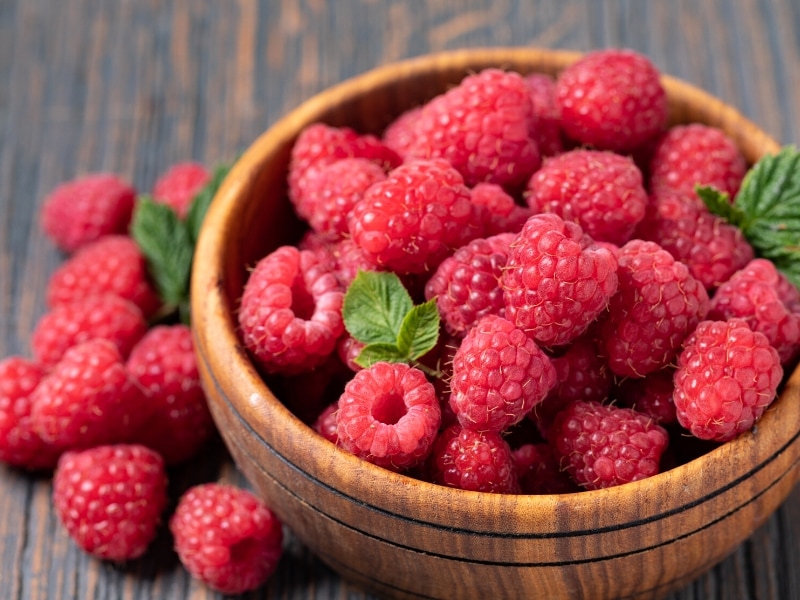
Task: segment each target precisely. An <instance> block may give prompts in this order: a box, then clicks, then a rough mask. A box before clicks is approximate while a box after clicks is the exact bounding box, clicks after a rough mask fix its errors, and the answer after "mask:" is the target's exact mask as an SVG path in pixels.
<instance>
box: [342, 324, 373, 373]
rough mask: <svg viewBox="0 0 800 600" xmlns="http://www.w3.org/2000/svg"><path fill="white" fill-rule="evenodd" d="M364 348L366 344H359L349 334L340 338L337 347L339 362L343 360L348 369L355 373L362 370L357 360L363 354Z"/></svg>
mask: <svg viewBox="0 0 800 600" xmlns="http://www.w3.org/2000/svg"><path fill="white" fill-rule="evenodd" d="M364 346H366V344H364V343H363V342H359V341H358V340H357V339H356V338H354V337H353V336H351V335H350V334H349V333H347V332H345V334H344V335H343V336H342V337H340V338H339V343H338V344H337V346H336V354H337V355H338V356H339V360H341V361H342V363H343V364H344V365H345V366H346V367H347V368H348V369H350V370H351V371H353V373H355V372H356V371H360V370H361V369H362V367H361V366H360V365H359V364H357V363H356V359H357V358H358V355H359V354H361V351H362V350H363V349H364Z"/></svg>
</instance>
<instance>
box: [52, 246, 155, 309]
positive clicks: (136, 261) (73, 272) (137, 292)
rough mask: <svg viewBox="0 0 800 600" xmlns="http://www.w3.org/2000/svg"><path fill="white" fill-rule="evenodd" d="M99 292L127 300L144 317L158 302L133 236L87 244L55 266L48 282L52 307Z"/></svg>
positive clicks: (142, 256) (143, 259)
mask: <svg viewBox="0 0 800 600" xmlns="http://www.w3.org/2000/svg"><path fill="white" fill-rule="evenodd" d="M100 294H115V295H117V296H120V297H122V298H125V299H127V300H130V301H131V302H133V303H134V304H135V305H136V306H138V307H139V308H140V309H141V311H142V314H144V316H145V317H149V316H151V315H152V314H153V313H154V312H155V311H156V310H157V309H158V308H159V306H160V305H161V300H160V299H159V297H158V294H156V292H155V290H154V289H153V286H152V285H151V283H150V280H149V279H148V276H147V265H146V262H145V258H144V255H143V254H142V252H141V250H139V246H137V245H136V242H135V241H133V239H132V238H130V237H128V236H126V235H109V236H105V237H103V238H102V239H99V240H97V241H96V242H92V243H89V244H86V245H85V246H84V247H82V248H81V249H80V250H79V251H78V252H76V253H75V254H74V255H72V256H71V257H70V258H69V259H68V260H67V261H65V262H64V263H63V264H62V265H61V266H60V267H59V268H58V269H56V271H55V272H54V273H53V275H52V276H51V277H50V280H49V281H48V284H47V304H48V306H50V307H51V308H52V307H54V306H58V305H60V304H68V303H71V302H75V301H78V300H83V299H84V298H88V297H89V296H97V295H100Z"/></svg>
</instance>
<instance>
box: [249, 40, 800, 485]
mask: <svg viewBox="0 0 800 600" xmlns="http://www.w3.org/2000/svg"><path fill="white" fill-rule="evenodd" d="M667 112H668V111H667V97H666V93H665V90H664V88H663V87H662V85H661V81H660V76H659V72H658V70H657V69H656V68H655V67H654V66H653V64H652V63H651V62H650V61H649V60H648V59H647V58H646V57H644V56H642V55H640V54H638V53H635V52H633V51H629V50H620V49H609V50H601V51H595V52H592V53H589V54H587V55H585V56H584V58H582V59H581V60H579V61H578V62H576V63H574V64H573V65H571V66H569V67H568V68H566V69H565V70H564V71H563V72H561V73H560V74H559V75H558V77H556V78H552V77H549V76H547V75H544V74H540V73H535V74H528V75H522V74H519V73H517V72H512V71H506V70H501V69H496V68H489V69H486V70H483V71H481V72H478V73H475V74H472V75H469V76H467V77H465V78H464V79H463V80H462V81H461V82H460V84H458V85H457V86H455V87H453V88H451V89H449V90H448V91H446V92H445V93H442V94H441V95H439V96H436V97H435V98H433V99H431V100H430V101H428V102H427V103H425V104H424V105H422V106H418V107H415V108H412V109H410V110H408V111H407V112H405V113H403V114H402V115H400V116H399V117H398V118H397V119H396V120H395V121H393V122H392V123H391V124H390V125H389V126H388V127H387V128H386V129H385V130H384V131H383V132H382V135H381V136H380V137H379V136H375V135H369V134H362V133H358V132H356V131H354V130H352V129H350V128H347V127H332V126H329V125H326V124H323V123H315V124H313V125H311V126H309V127H307V128H306V129H304V130H303V131H302V132H301V134H300V135H299V137H298V139H297V140H296V143H295V145H294V147H293V151H292V157H291V163H290V166H289V172H288V190H289V199H290V201H291V202H292V204H293V206H294V208H295V210H296V213H297V215H298V216H299V217H300V218H301V219H303V220H304V221H305V222H306V223H307V224H308V226H309V230H308V231H307V233H305V235H304V237H303V238H302V239H301V240H300V241H299V242H298V244H297V245H296V246H282V247H280V248H278V249H276V250H275V251H274V252H272V253H270V254H269V255H268V256H266V257H264V258H263V259H261V260H260V261H259V262H258V263H257V264H256V265H254V266H253V269H252V272H251V274H250V277H249V279H248V281H247V283H246V287H245V290H244V294H243V297H242V300H241V305H240V307H239V311H238V319H239V325H240V329H241V335H242V338H243V341H244V343H245V345H246V347H247V348H248V350H249V351H250V353H251V355H252V356H253V357H254V359H255V361H256V362H257V364H258V366H259V368H260V369H261V371H262V372H263V373H264V375H265V378H267V380H268V382H269V384H270V385H271V386H274V387H275V388H276V390H278V392H277V393H278V395H279V397H281V398H282V399H283V401H284V402H285V403H286V404H287V405H288V406H289V407H290V408H291V409H292V410H293V411H294V412H295V414H296V415H298V417H300V418H301V419H303V420H304V421H305V422H306V423H308V424H309V425H310V426H312V427H313V428H314V429H315V430H316V431H317V432H319V433H320V435H322V436H324V437H325V438H327V439H328V440H330V441H331V442H333V443H335V444H337V445H339V446H340V447H342V448H344V449H346V450H347V451H350V452H352V453H354V454H356V455H357V456H359V457H361V458H363V459H365V460H367V461H370V462H372V463H374V464H376V465H380V466H382V467H384V468H386V469H390V470H393V471H396V472H402V473H406V474H408V475H411V476H413V477H417V478H419V479H422V480H425V481H429V482H433V483H437V484H441V485H446V486H452V487H457V488H462V489H467V490H476V491H484V492H496V493H513V494H517V493H523V494H540V493H565V492H576V491H581V490H592V489H599V488H607V487H610V486H616V485H621V484H625V483H627V482H632V481H637V480H640V479H643V478H646V477H650V476H653V475H655V474H657V473H659V472H661V471H664V470H666V469H669V468H671V467H673V466H675V465H677V464H681V462H682V461H684V462H685V461H686V460H689V459H690V458H691V457H693V456H697V453H698V452H703V451H706V450H708V449H709V448H712V447H714V445H715V444H719V443H722V442H725V441H727V440H730V439H732V438H734V437H735V436H737V435H739V434H741V433H742V432H745V431H748V430H749V429H751V428H752V426H753V424H754V423H755V422H756V421H757V420H758V419H759V417H760V416H761V415H762V413H763V412H764V410H765V409H766V408H767V406H769V404H770V403H771V402H772V401H773V400H774V399H775V397H776V394H777V390H778V387H779V385H780V383H781V380H782V377H783V373H784V368H788V367H789V366H791V365H794V363H795V361H796V358H797V354H798V348H799V347H800V346H799V344H798V338H799V337H800V327H799V326H800V320H798V319H800V316H799V315H800V292H798V290H797V289H796V288H795V287H794V286H793V285H792V284H791V283H790V282H789V281H788V280H787V279H786V278H785V277H784V276H783V275H782V274H781V273H780V272H778V271H777V270H776V269H775V267H774V266H773V265H772V263H770V262H768V261H766V260H763V259H759V258H756V257H755V254H754V251H753V248H752V247H751V246H750V244H749V243H748V241H747V240H746V239H745V238H744V237H743V235H742V233H741V231H740V230H738V229H737V228H736V227H734V226H732V225H730V224H728V223H727V222H726V221H724V220H723V219H722V218H720V217H717V216H715V215H713V214H712V213H710V212H709V211H708V209H707V208H706V206H705V204H704V203H703V202H702V200H701V199H700V198H699V197H698V196H697V195H696V192H695V188H696V186H697V185H698V184H702V185H707V186H712V187H714V188H716V189H717V190H719V191H721V192H724V193H726V194H728V195H729V197H730V198H731V199H733V198H735V196H736V193H737V191H738V189H739V187H740V184H741V183H742V180H743V177H744V175H745V173H746V171H747V169H748V164H747V163H746V161H745V159H744V158H743V156H742V154H741V153H740V151H739V149H738V148H737V146H736V145H735V143H734V142H733V141H732V140H731V139H730V138H729V137H728V136H727V135H726V134H725V133H724V132H723V131H721V130H719V129H715V128H712V127H709V126H706V125H703V124H699V123H692V124H680V125H669V124H668V120H667V119H668V114H667ZM359 271H366V272H369V271H385V272H392V273H395V274H396V275H397V276H398V277H399V278H400V280H401V281H402V282H403V284H404V285H405V286H406V288H407V289H408V291H409V293H410V294H411V296H412V297H413V298H414V299H415V301H418V302H424V301H430V300H432V299H435V301H436V303H437V305H438V309H439V313H440V317H441V333H440V336H439V342H438V345H437V347H436V348H435V349H434V350H433V351H431V352H430V353H429V355H428V356H425V357H423V358H422V359H421V361H420V363H422V364H420V365H415V364H406V363H392V362H376V363H374V364H371V365H369V366H368V367H366V368H362V367H360V366H358V364H356V363H355V362H354V358H355V357H357V356H358V354H359V352H360V350H361V348H362V347H363V344H362V343H361V342H360V341H359V340H357V339H354V338H353V337H352V336H350V335H349V333H348V331H347V330H346V328H345V326H344V322H343V317H342V304H343V298H344V296H345V294H346V291H347V289H348V286H349V284H350V283H351V282H352V281H353V279H354V278H355V277H356V274H357V273H359ZM431 373H434V375H433V376H431ZM689 434H691V435H689ZM691 439H694V440H696V443H695V444H690V443H689V442H688V440H691ZM684 447H685V448H684ZM692 453H694V454H692Z"/></svg>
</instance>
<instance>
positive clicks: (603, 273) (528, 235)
mask: <svg viewBox="0 0 800 600" xmlns="http://www.w3.org/2000/svg"><path fill="white" fill-rule="evenodd" d="M501 283H502V286H503V290H504V294H505V302H506V318H508V319H509V320H510V321H512V322H514V324H516V326H517V327H519V328H520V329H524V330H525V331H526V332H527V333H528V335H530V336H531V337H533V338H534V339H535V340H536V341H537V342H539V343H541V344H542V345H544V346H561V345H565V344H568V343H569V342H571V341H572V340H574V339H575V338H577V337H578V336H579V335H581V334H582V333H583V332H584V331H586V330H587V329H588V327H589V325H590V324H591V323H592V322H593V321H594V320H595V319H596V318H597V316H598V315H599V314H600V313H601V312H603V311H604V310H605V309H606V307H607V306H608V301H609V299H610V298H611V296H613V295H614V293H615V292H616V291H617V260H616V258H614V255H613V254H612V253H611V252H610V251H609V250H608V249H607V248H601V247H599V246H596V245H593V244H592V241H591V239H590V238H589V237H588V236H585V235H584V234H583V231H582V230H581V228H580V225H578V224H577V223H572V222H565V221H564V220H563V219H562V218H561V217H559V216H558V215H554V214H541V215H534V216H532V217H531V218H530V219H528V221H527V223H525V226H524V227H523V228H522V231H521V232H520V234H519V235H518V236H517V239H515V240H514V241H513V242H511V246H510V251H509V255H508V261H507V263H506V269H505V271H504V272H503V279H502V282H501Z"/></svg>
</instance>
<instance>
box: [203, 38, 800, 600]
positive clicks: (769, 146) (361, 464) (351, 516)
mask: <svg viewBox="0 0 800 600" xmlns="http://www.w3.org/2000/svg"><path fill="white" fill-rule="evenodd" d="M578 56H579V55H578V54H576V53H572V52H554V51H546V50H537V49H531V48H503V49H478V50H465V51H459V52H452V53H445V54H437V55H433V56H426V57H422V58H417V59H414V60H409V61H406V62H401V63H398V64H392V65H389V66H386V67H382V68H379V69H377V70H374V71H371V72H369V73H367V74H365V75H362V76H359V77H356V78H355V79H352V80H350V81H347V82H345V83H342V84H340V85H337V86H335V87H333V88H330V89H328V90H326V91H324V92H322V93H320V94H318V95H317V96H315V97H313V98H312V99H310V100H308V101H307V102H305V103H304V104H303V105H301V106H300V107H299V108H297V109H296V110H293V111H292V112H291V113H289V114H288V115H286V116H285V117H284V118H283V119H281V120H280V121H279V122H277V123H276V124H275V125H274V126H273V127H272V128H270V129H269V131H267V132H266V133H264V134H263V135H262V136H261V137H259V138H258V139H257V140H256V141H255V142H254V143H253V145H252V146H251V147H250V148H249V149H248V150H247V151H246V152H245V153H244V155H243V156H242V157H241V158H240V160H239V161H238V163H237V164H236V166H235V167H234V169H233V171H232V172H231V174H230V176H229V177H228V178H227V180H226V182H225V183H224V185H223V187H222V189H221V190H220V191H219V193H218V194H217V196H216V198H215V199H214V202H213V205H212V207H211V210H210V212H209V213H208V217H207V219H206V222H205V224H204V226H203V231H202V235H201V238H200V241H199V244H198V247H197V254H196V260H195V264H194V272H193V276H192V277H193V279H192V316H193V329H194V335H195V341H196V344H197V349H198V354H199V358H200V366H201V374H202V380H203V384H204V386H205V389H206V391H207V393H208V399H209V402H210V406H211V409H212V412H213V415H214V418H215V420H216V422H217V425H218V426H219V430H220V432H221V434H222V436H223V438H224V440H225V442H226V443H227V445H228V447H229V448H230V451H231V453H232V455H233V457H234V459H235V460H236V462H237V463H238V466H239V467H240V468H241V470H242V471H243V472H244V474H245V475H246V477H247V478H248V480H249V481H250V482H251V483H252V484H253V486H254V488H255V489H256V490H257V491H258V492H259V493H260V494H261V496H262V497H263V498H264V499H265V500H266V501H267V502H268V503H269V504H270V505H271V506H272V507H273V508H274V509H275V511H276V512H277V513H278V515H279V516H280V517H281V518H282V519H283V520H284V522H285V523H286V524H287V525H288V526H289V527H290V528H291V530H292V531H293V532H294V533H295V534H296V535H297V537H298V538H299V539H300V540H302V542H303V543H304V544H306V545H307V546H308V547H309V548H311V549H312V550H313V551H314V552H315V553H316V554H317V555H318V556H319V557H320V558H321V559H322V560H323V561H325V562H326V563H327V564H328V565H330V566H331V567H332V568H334V569H335V570H336V571H338V572H339V573H340V574H341V575H342V576H343V577H344V578H346V579H348V580H351V581H354V582H357V583H359V584H361V585H363V586H364V587H366V588H368V589H370V590H372V591H373V592H375V593H377V594H379V595H381V596H384V597H395V598H523V597H524V598H578V597H580V598H654V597H659V596H663V595H665V594H666V593H668V592H669V591H671V590H674V589H676V588H680V587H682V586H684V585H685V584H686V583H688V582H689V581H690V580H692V579H693V578H695V577H697V576H698V575H700V574H701V573H703V572H704V571H706V570H707V569H709V568H710V567H711V566H713V565H714V564H715V563H717V562H719V561H720V560H721V559H723V558H724V557H725V556H726V555H727V554H729V553H730V552H731V551H732V550H734V549H735V547H736V546H737V545H738V544H740V543H741V542H742V541H743V540H744V539H745V538H747V537H748V536H749V535H750V534H751V533H752V532H753V531H754V530H755V529H756V528H757V527H758V526H759V525H760V524H761V523H763V522H764V520H765V519H766V518H767V517H768V516H769V515H770V514H771V513H772V512H773V511H774V510H775V509H776V508H778V506H779V505H780V504H781V503H782V502H783V500H784V499H785V498H786V496H787V495H788V494H789V492H790V491H791V489H792V487H793V486H794V484H795V483H796V481H797V479H798V469H797V464H798V458H799V457H800V439H799V437H800V397H799V393H798V386H799V385H800V375H799V374H798V372H795V373H794V375H793V376H792V377H791V378H790V379H788V382H787V383H786V385H785V387H784V389H783V391H782V394H781V397H780V398H779V399H778V400H777V401H776V403H775V404H774V406H773V407H772V408H770V410H768V411H767V413H766V414H765V415H764V417H763V418H762V420H761V421H760V422H759V423H758V425H757V428H756V429H755V430H754V431H753V432H751V433H746V434H744V435H741V436H740V437H738V438H736V439H735V440H733V441H731V442H729V443H727V444H724V445H722V446H720V447H718V448H716V449H714V450H713V451H710V452H708V453H707V454H704V455H703V456H701V457H700V458H697V459H695V460H693V461H691V462H688V463H686V464H684V465H682V466H679V467H676V468H674V469H672V470H670V471H667V472H665V473H662V474H660V475H657V476H655V477H652V478H650V479H647V480H644V481H640V482H637V483H631V484H627V485H623V486H620V487H616V488H612V489H605V490H599V491H587V492H582V493H577V494H569V495H545V496H516V495H509V496H506V495H495V494H484V493H477V492H468V491H463V490H457V489H450V488H445V487H440V486H436V485H433V484H429V483H425V482H422V481H418V480H415V479H412V478H410V477H406V476H404V475H398V474H394V473H391V472H389V471H386V470H384V469H381V468H379V467H376V466H374V465H372V464H370V463H367V462H365V461H363V460H360V459H358V458H356V457H354V456H352V455H350V454H348V453H347V452H345V451H342V450H340V449H339V448H337V447H335V446H334V445H333V444H331V443H329V442H328V441H326V440H324V439H323V438H322V437H320V436H318V435H317V434H315V433H314V432H313V431H312V430H311V429H310V428H309V427H308V426H306V425H305V424H303V423H302V422H301V421H300V420H299V419H298V418H297V417H295V416H294V415H293V414H292V413H291V412H290V411H289V410H288V409H287V408H286V407H285V406H284V404H282V403H281V401H280V400H279V399H278V398H276V397H275V395H274V394H273V393H272V392H271V391H270V389H269V388H268V387H267V385H266V384H265V383H264V381H263V380H262V378H261V377H260V376H259V373H258V371H257V370H256V368H255V367H254V365H253V363H252V362H251V360H250V358H249V356H248V353H247V352H246V351H245V349H244V347H243V346H242V343H241V341H240V339H239V337H238V335H237V324H236V323H237V321H236V310H237V302H238V300H239V298H240V297H241V294H242V289H243V285H244V282H245V280H246V277H247V268H248V267H249V266H252V265H253V264H255V262H256V261H257V260H258V259H259V258H261V257H262V256H264V255H265V254H266V253H267V252H269V251H270V250H272V249H274V248H275V247H276V246H278V245H280V244H283V243H291V242H296V241H297V239H298V234H299V232H300V226H299V224H298V223H297V221H296V220H295V219H294V217H293V216H292V211H291V208H290V206H289V203H288V200H287V198H286V172H287V165H288V163H289V156H290V149H291V146H292V143H293V141H294V140H295V138H296V137H297V135H298V133H299V132H300V131H301V130H302V129H303V128H304V127H305V126H306V125H308V124H310V123H314V122H318V121H322V122H326V123H328V124H331V125H336V126H342V125H348V126H351V127H353V128H355V129H356V130H358V131H360V132H364V133H366V132H372V133H377V132H380V131H381V130H382V128H383V127H385V126H386V124H387V123H389V122H390V120H391V119H392V118H393V117H395V116H396V115H398V114H399V113H400V112H401V111H403V110H405V109H407V108H410V107H412V106H415V105H417V104H419V103H421V102H423V101H425V100H427V99H429V98H431V97H432V96H434V95H435V94H437V93H440V92H442V91H443V90H446V89H447V88H448V87H450V86H453V85H454V84H456V83H458V82H459V81H460V80H461V79H462V78H463V77H464V76H465V75H466V74H467V73H469V72H475V71H478V70H480V69H483V68H485V67H490V66H499V67H503V68H507V69H513V70H517V71H519V72H521V73H528V72H532V71H540V72H545V73H550V74H556V73H557V72H558V71H559V70H560V69H562V68H563V67H564V66H566V65H567V64H569V63H570V62H572V61H574V60H575V59H576V58H577V57H578ZM664 85H665V87H666V89H667V91H668V94H669V98H670V109H671V119H672V122H674V123H678V122H689V121H699V122H703V123H707V124H710V125H714V126H717V127H720V128H722V129H723V130H724V131H725V132H727V133H728V135H730V136H731V137H732V138H733V139H734V140H735V141H736V142H737V143H738V144H739V146H740V147H741V150H742V152H743V153H744V155H745V156H746V157H747V159H748V160H749V161H750V162H754V161H756V160H757V159H758V158H759V157H760V156H761V155H763V154H765V153H774V152H776V151H777V150H778V144H777V143H776V142H775V141H774V140H773V139H771V138H770V137H769V136H767V135H766V134H765V133H764V132H763V131H761V130H760V129H759V128H757V127H756V126H755V125H754V124H752V123H751V122H748V121H747V120H745V119H744V118H743V117H742V116H741V115H740V114H739V113H738V112H737V111H736V110H734V109H733V108H730V107H729V106H726V105H725V104H723V103H722V102H721V101H719V100H718V99H716V98H714V97H711V96H710V95H708V94H706V93H704V92H702V91H700V90H698V89H696V88H694V87H692V86H690V85H688V84H686V83H683V82H680V81H678V80H676V79H673V78H670V77H666V76H665V77H664Z"/></svg>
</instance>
